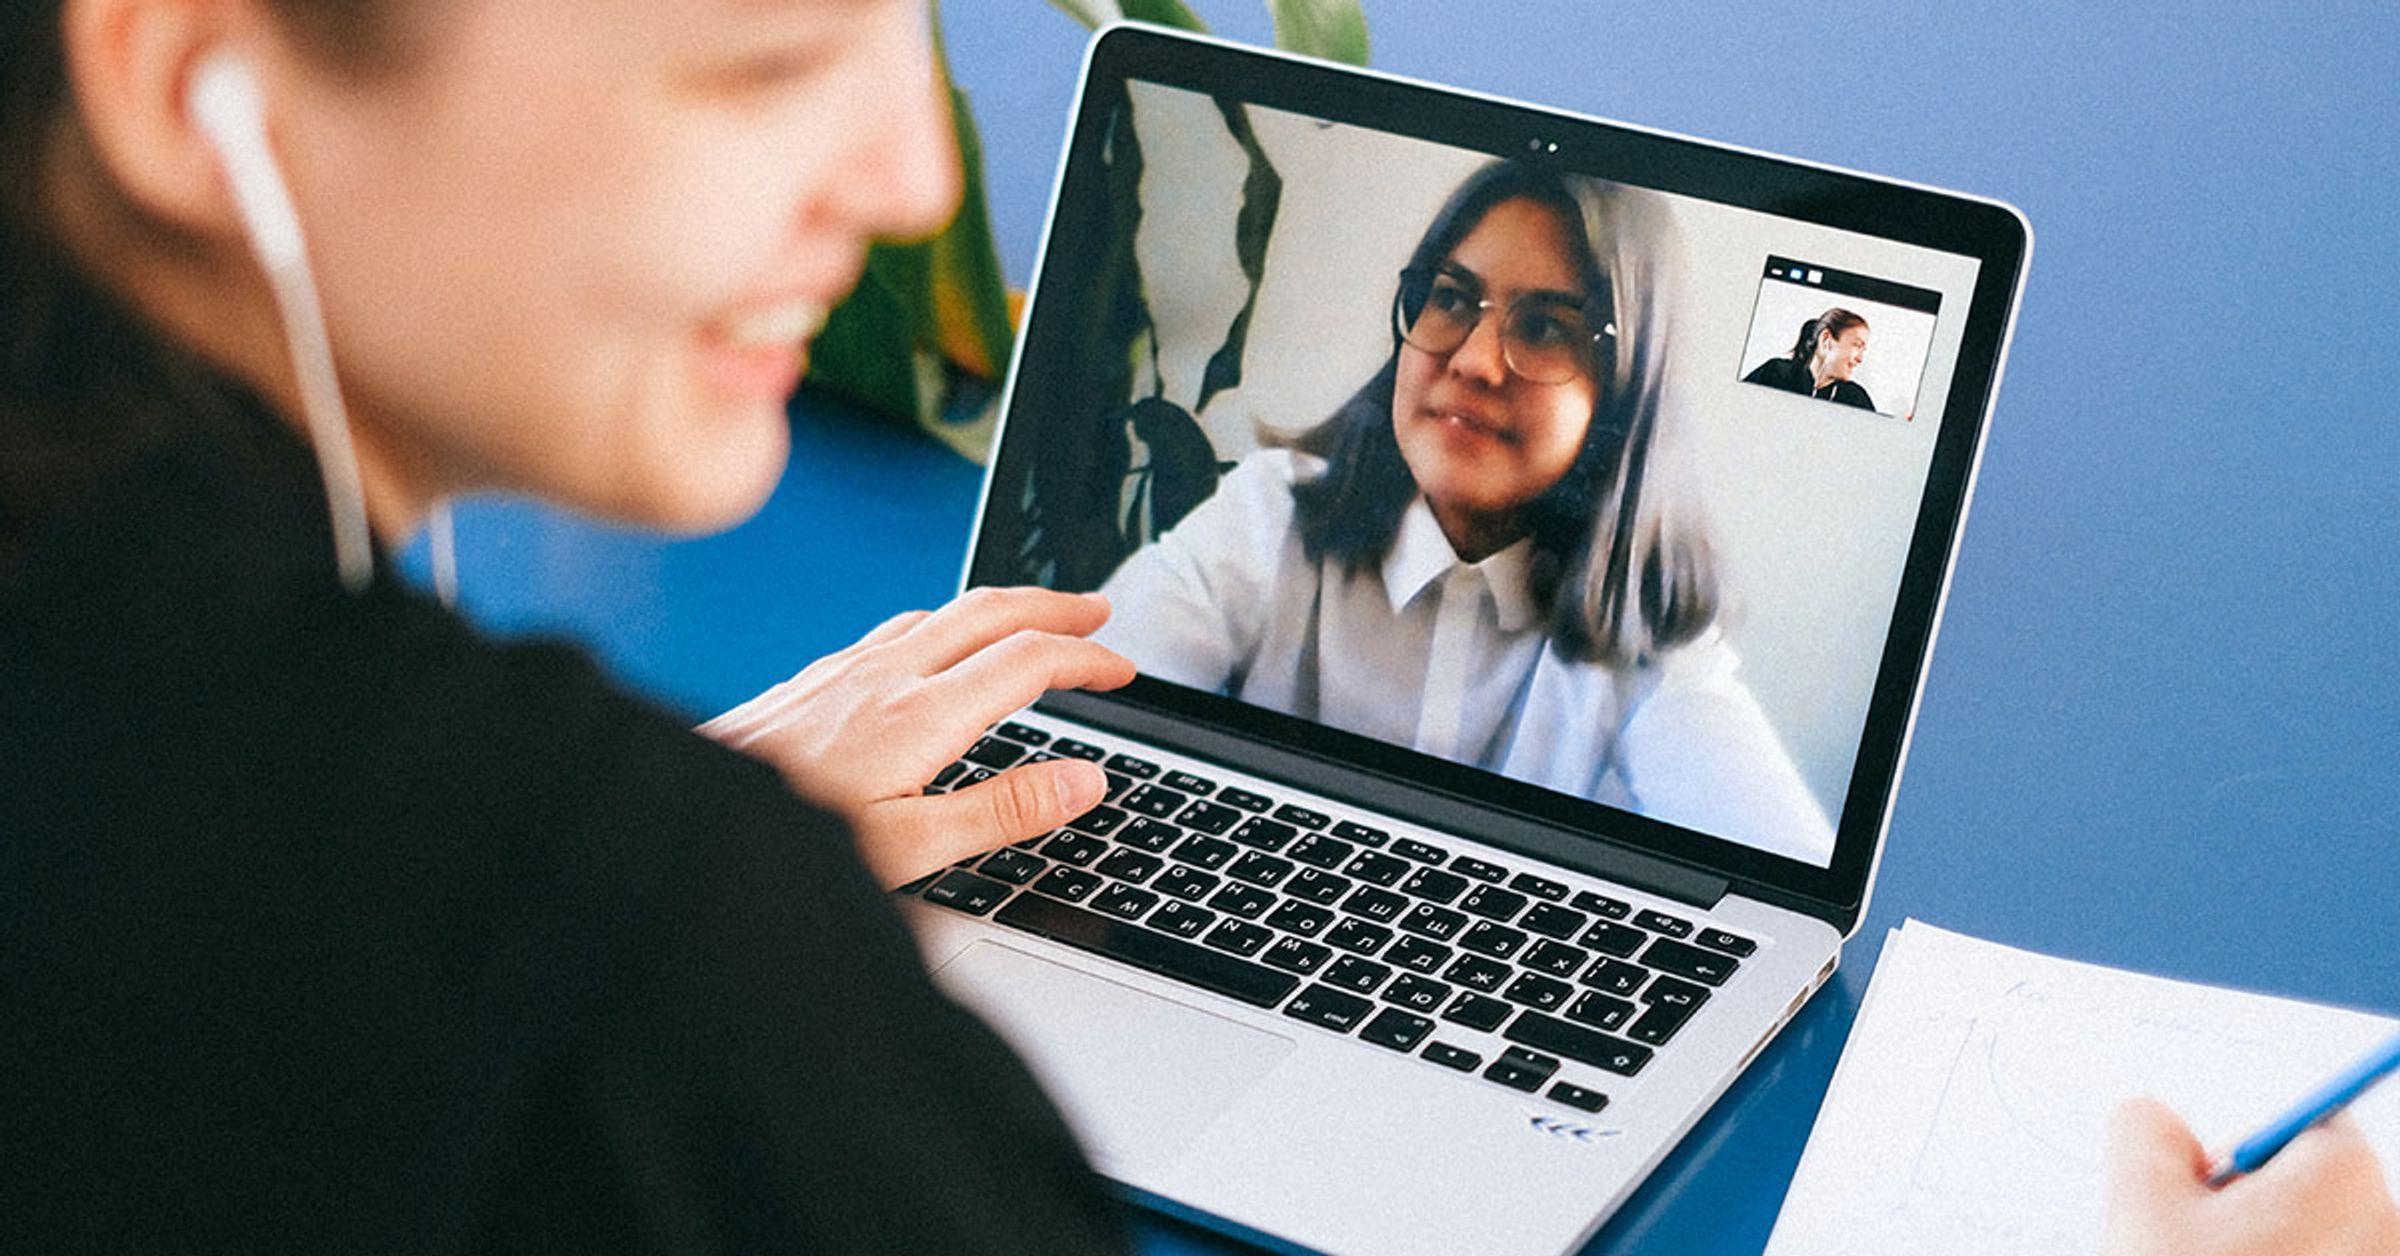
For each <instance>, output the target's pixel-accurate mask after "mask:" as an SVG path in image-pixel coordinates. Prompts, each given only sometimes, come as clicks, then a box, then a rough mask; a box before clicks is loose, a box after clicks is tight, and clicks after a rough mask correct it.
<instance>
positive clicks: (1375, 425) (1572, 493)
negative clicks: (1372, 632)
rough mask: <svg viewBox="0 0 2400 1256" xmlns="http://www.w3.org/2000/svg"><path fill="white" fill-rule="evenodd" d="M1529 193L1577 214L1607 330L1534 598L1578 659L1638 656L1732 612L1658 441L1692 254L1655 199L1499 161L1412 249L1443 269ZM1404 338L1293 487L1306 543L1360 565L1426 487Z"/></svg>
mask: <svg viewBox="0 0 2400 1256" xmlns="http://www.w3.org/2000/svg"><path fill="white" fill-rule="evenodd" d="M1512 200H1530V201H1533V202H1535V203H1537V204H1540V205H1543V206H1547V207H1549V208H1550V209H1552V210H1554V211H1556V212H1557V213H1558V215H1559V217H1560V219H1561V220H1562V221H1563V222H1564V223H1566V224H1567V235H1568V238H1569V242H1570V245H1569V246H1570V248H1572V249H1573V251H1574V254H1575V257H1574V263H1575V267H1576V270H1577V271H1578V273H1579V274H1580V275H1581V276H1582V281H1583V290H1584V293H1585V294H1586V299H1587V305H1588V306H1589V308H1590V309H1591V310H1592V322H1593V325H1594V326H1600V325H1602V324H1603V323H1606V324H1610V325H1613V326H1614V328H1615V334H1614V335H1613V336H1609V337H1605V338H1603V339H1602V340H1600V341H1599V342H1598V344H1597V346H1596V348H1595V350H1594V354H1593V363H1592V378H1593V380H1594V382H1595V383H1596V385H1597V387H1596V389H1595V399H1594V403H1593V407H1592V419H1591V425H1590V427H1589V428H1588V429H1586V431H1585V434H1584V441H1583V447H1582V449H1581V450H1579V451H1578V453H1577V455H1576V458H1575V461H1574V463H1573V464H1571V465H1570V467H1569V468H1568V470H1567V472H1566V474H1565V475H1563V476H1561V477H1560V478H1559V480H1558V482H1557V483H1556V484H1553V485H1551V486H1550V487H1549V488H1548V489H1547V490H1545V491H1544V492H1543V493H1542V494H1541V495H1540V496H1538V497H1537V498H1535V499H1534V500H1533V501H1532V502H1531V503H1529V504H1528V505H1527V506H1526V508H1525V515H1526V523H1527V531H1528V535H1529V536H1530V537H1531V538H1532V542H1533V563H1532V589H1531V592H1532V595H1533V599H1534V603H1535V605H1536V606H1537V607H1539V608H1540V610H1541V612H1542V614H1543V615H1544V617H1545V618H1546V619H1547V620H1548V621H1549V627H1550V632H1551V637H1552V641H1553V644H1555V645H1556V646H1557V647H1558V648H1559V649H1560V650H1561V651H1562V652H1564V653H1565V654H1566V655H1567V656H1568V657H1570V658H1574V659H1578V660H1582V661H1595V662H1603V663H1607V664H1610V665H1612V666H1620V667H1622V666H1631V665H1634V664H1636V663H1639V662H1642V661H1644V660H1647V659H1651V658H1654V657H1656V656H1657V655H1658V654H1660V653H1661V652H1663V651H1665V650H1667V649H1669V648H1671V647H1673V646H1676V645H1680V644H1682V643H1683V642H1685V641H1689V640H1690V639H1692V638H1693V637H1696V636H1698V635H1699V634H1700V633H1701V632H1702V631H1703V630H1705V629H1706V628H1707V627H1708V626H1709V625H1710V624H1711V623H1713V622H1715V620H1716V617H1717V613H1718V608H1719V587H1718V584H1719V582H1718V573H1717V562H1716V559H1715V556H1714V551H1713V549H1712V548H1711V546H1710V543H1709V540H1708V536H1707V529H1706V525H1705V521H1704V518H1703V517H1702V513H1701V511H1700V510H1699V503H1698V501H1697V500H1696V494H1695V493H1694V492H1693V491H1692V486H1691V485H1690V483H1689V481H1688V478H1687V477H1686V475H1685V473H1684V467H1683V466H1682V465H1681V462H1680V459H1678V458H1676V457H1673V456H1672V455H1671V451H1670V448H1669V447H1668V446H1666V445H1664V444H1662V442H1661V441H1660V430H1661V426H1662V419H1663V418H1664V416H1665V412H1666V409H1667V407H1666V405H1665V404H1664V402H1665V397H1666V393H1667V388H1666V369H1665V368H1666V358H1667V351H1668V344H1669V340H1670V339H1671V327H1670V322H1671V319H1670V310H1669V309H1668V308H1667V302H1668V301H1669V300H1670V294H1672V293H1673V292H1674V291H1676V281H1677V279H1678V277H1679V274H1680V269H1681V263H1680V258H1679V249H1678V247H1677V244H1676V236H1675V231H1674V224H1673V222H1672V221H1671V220H1670V219H1669V217H1668V215H1667V208H1666V205H1665V204H1664V202H1663V201H1662V200H1660V198H1658V197H1657V196H1656V195H1655V194H1653V193H1648V192H1643V191H1639V190H1637V189H1633V188H1627V187H1623V186H1620V185H1618V184H1614V183H1608V182H1604V181H1601V180H1597V179H1589V178H1583V177H1579V176H1572V175H1562V174H1560V173H1558V172H1556V171H1553V170H1550V169H1548V168H1546V167H1542V166H1537V165H1532V164H1529V163H1525V162H1517V161H1506V160H1503V161H1496V162H1493V163H1492V164H1490V165H1487V166H1485V167H1483V168H1482V169H1480V170H1478V171H1476V172H1475V173H1474V174H1472V175H1470V176H1468V178H1467V179H1466V181H1465V182H1464V183H1461V184H1460V185H1459V187H1458V189H1457V190H1456V191H1455V192H1453V193H1452V194H1451V195H1450V199H1449V200H1448V202H1446V203H1445V204H1444V205H1443V206H1442V208H1441V210H1440V212H1438V213H1436V214H1435V215H1434V218H1433V222H1432V224H1431V225H1430V226H1428V227H1427V228H1426V230H1425V234H1424V236H1423V238H1421V239H1420V240H1418V241H1417V247H1416V250H1415V251H1414V252H1413V253H1411V254H1410V256H1409V260H1408V264H1409V266H1410V267H1411V268H1426V269H1430V268H1433V267H1438V266H1440V265H1441V264H1442V263H1444V262H1446V261H1448V260H1449V258H1450V254H1451V252H1452V251H1453V250H1454V249H1456V248H1457V247H1458V244H1459V242H1460V241H1461V240H1463V239H1465V238H1466V236H1467V234H1468V233H1469V232H1471V231H1473V230H1474V229H1475V226H1476V224H1478V223H1480V222H1482V221H1483V217H1484V215H1485V214H1487V213H1489V212H1491V210H1492V209H1493V207H1495V206H1497V205H1499V204H1501V203H1502V202H1504V201H1512ZM1400 350H1401V344H1400V340H1399V337H1398V336H1397V334H1395V335H1394V337H1393V344H1392V356H1391V357H1390V358H1389V359H1388V360H1386V361H1385V362H1384V364H1383V367H1382V369H1380V370H1378V371H1376V372H1375V374H1374V375H1373V376H1372V377H1371V378H1369V379H1368V380H1367V382H1366V384H1365V386H1364V387H1361V388H1360V389H1359V390H1358V392H1357V393H1355V394H1353V395H1352V396H1351V398H1350V399H1349V400H1348V401H1346V402H1344V403H1343V404H1342V405H1341V406H1340V407H1339V408H1338V409H1336V410H1335V411H1334V413H1333V415H1332V417H1331V418H1329V419H1327V420H1326V421H1325V422H1324V423H1322V424H1320V425H1318V426H1317V427H1316V428H1314V429H1312V430H1311V431H1309V432H1308V433H1306V434H1304V435H1303V436H1302V437H1301V438H1300V440H1299V442H1298V444H1299V446H1300V447H1301V448H1302V449H1304V450H1307V451H1309V452H1312V453H1316V454H1320V455H1322V456H1323V457H1324V458H1325V460H1326V467H1325V471H1324V474H1322V475H1321V476H1318V477H1316V478H1314V479H1311V480H1307V481H1303V482H1302V483H1299V484H1296V485H1294V486H1293V488H1292V497H1293V500H1294V502H1295V504H1296V505H1297V507H1298V515H1299V530H1300V539H1301V544H1302V546H1303V547H1304V549H1305V550H1306V552H1307V553H1308V556H1309V557H1310V558H1311V559H1312V560H1314V561H1319V562H1322V561H1324V560H1325V559H1328V558H1330V559H1332V560H1334V561H1335V562H1337V563H1339V564H1340V565H1341V567H1342V569H1343V570H1344V571H1345V572H1347V573H1350V574H1358V573H1360V572H1364V571H1368V570H1371V569H1373V568H1375V567H1376V566H1377V565H1379V564H1380V563H1381V562H1382V561H1383V558H1384V556H1385V554H1386V553H1387V552H1388V551H1389V550H1390V549H1391V545H1392V539H1393V537H1394V536H1395V535H1396V534H1397V532H1398V530H1399V526H1400V518H1401V515H1402V514H1403V513H1405V512H1406V510H1407V509H1408V504H1409V502H1410V500H1411V499H1412V498H1413V497H1414V496H1415V495H1416V482H1415V480H1414V479H1413V478H1412V477H1411V475H1410V473H1409V470H1408V464H1407V463H1406V462H1405V461H1404V460H1403V459H1402V458H1401V454H1400V446H1399V442H1398V440H1397V439H1396V438H1395V437H1394V435H1393V432H1392V390H1393V381H1394V379H1395V376H1396V374H1397V372H1398V369H1399V361H1400Z"/></svg>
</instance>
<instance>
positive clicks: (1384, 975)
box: [1325, 955, 1392, 994]
mask: <svg viewBox="0 0 2400 1256" xmlns="http://www.w3.org/2000/svg"><path fill="white" fill-rule="evenodd" d="M1391 975H1392V970H1391V969H1389V968H1386V967H1384V966H1383V965H1381V964H1378V963H1376V962H1375V961H1373V960H1371V959H1360V958H1359V957H1357V956H1355V955H1345V956H1343V957H1341V958H1340V959H1337V960H1335V961H1333V967H1331V968H1328V969H1326V970H1325V984H1327V985H1329V986H1340V987H1341V988H1342V989H1344V990H1354V991H1356V992H1358V993H1360V994H1373V993H1375V990H1376V987H1378V986H1381V985H1382V984H1383V983H1384V982H1385V981H1386V980H1388V979H1389V978H1390V977H1391Z"/></svg>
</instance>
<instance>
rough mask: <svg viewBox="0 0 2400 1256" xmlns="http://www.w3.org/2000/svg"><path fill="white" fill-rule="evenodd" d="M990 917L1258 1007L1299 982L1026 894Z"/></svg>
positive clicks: (1280, 998)
mask: <svg viewBox="0 0 2400 1256" xmlns="http://www.w3.org/2000/svg"><path fill="white" fill-rule="evenodd" d="M1069 871H1071V870H1069ZM993 919H994V920H997V921H999V922H1000V923H1001V924H1004V925H1009V926H1012V927H1014V928H1018V929H1023V930H1025V931H1026V932H1028V933H1033V934H1038V935H1039V936H1042V937H1045V938H1049V939H1051V940H1053V941H1057V942H1063V943H1065V944H1066V945H1068V946H1073V947H1079V948H1081V949H1083V950H1087V951H1091V952H1093V953H1095V954H1099V955H1106V956H1108V957H1110V958H1112V959H1116V960H1121V961H1123V962H1125V963H1128V964H1132V965H1133V966H1135V967H1137V968H1143V969H1148V970H1149V971H1151V972H1154V973H1158V974H1160V975H1161V976H1165V977H1169V978H1172V979H1174V980H1177V981H1183V982H1188V983H1190V984H1192V985H1195V986H1199V987H1200V988H1201V989H1203V990H1210V991H1214V992H1215V993H1217V994H1222V995H1224V996H1226V997H1227V998H1232V999H1239V1000H1241V1001H1242V1002H1244V1003H1249V1004H1252V1005H1255V1006H1258V1007H1273V1006H1275V1005H1276V1004H1277V1003H1280V1002H1282V1001H1283V998H1284V996H1285V995H1288V994H1290V993H1291V992H1292V989H1293V987H1295V986H1297V985H1299V984H1300V983H1299V982H1298V981H1297V980H1295V979H1293V978H1291V977H1288V976H1285V975H1284V974H1282V973H1279V972H1275V971H1273V970H1272V969H1267V968H1261V967H1259V966H1258V965H1256V964H1252V963H1248V962H1246V961H1243V960H1239V959H1235V958H1233V957H1232V956H1230V955H1225V954H1222V953H1219V952H1217V951H1212V950H1209V949H1208V948H1206V947H1201V946H1194V945H1192V944H1191V943H1189V942H1182V941H1178V940H1176V939H1174V938H1170V937H1168V936H1167V935H1165V934H1163V933H1157V932H1154V931H1152V930H1149V929H1145V928H1143V927H1141V926H1140V925H1132V924H1127V923H1125V922H1124V921H1121V920H1112V919H1110V918H1109V917H1107V916H1103V915H1099V914H1098V913H1095V912H1088V911H1085V910H1083V909H1082V908H1079V907H1069V906H1067V905H1066V904H1064V903H1060V902H1056V901H1054V900H1051V899H1046V898H1038V897H1035V896H1033V895H1030V894H1020V895H1018V896H1017V897H1016V898H1015V899H1013V900H1011V901H1010V902H1009V904H1008V905H1007V906H1005V907H1003V908H1001V909H1000V912H999V914H998V915H996V916H994V917H993Z"/></svg>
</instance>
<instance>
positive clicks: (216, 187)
mask: <svg viewBox="0 0 2400 1256" xmlns="http://www.w3.org/2000/svg"><path fill="white" fill-rule="evenodd" d="M61 21H62V23H63V25H62V28H61V35H62V37H63V40H62V42H63V43H64V46H65V54H66V69H67V78H68V82H69V83H70V84H71V85H72V88H73V92H74V97H75V110H76V116H77V119H78V121H79V123H80V125H81V128H82V131H83V135H84V139H85V143H86V145H87V146H88V147H89V149H90V152H91V156H92V159H93V160H94V161H96V162H97V163H98V164H99V166H100V168H101V170H102V171H103V172H104V173H105V174H106V175H107V177H108V179H109V181H110V183H111V184H113V185H114V186H115V187H116V188H117V189H118V191H119V192H120V193H121V194H122V195H123V196H124V197H125V198H126V199H127V200H128V201H130V202H131V203H132V205H133V207H134V208H135V209H136V210H138V211H139V212H140V213H141V214H142V215H143V216H145V217H148V218H151V219H153V220H156V221H158V222H160V223H162V224H164V225H167V226H169V227H172V228H175V229H179V230H182V231H186V232H190V233H193V234H196V235H201V236H220V235H235V234H238V233H239V232H240V230H241V226H240V219H239V218H238V217H237V216H236V213H235V211H234V206H233V197H232V194H231V192H230V191H229V190H228V187H227V184H226V181H225V178H224V176H223V174H222V173H221V172H220V169H219V166H218V161H217V155H216V150H215V149H214V148H212V147H211V146H210V144H209V140H208V137H207V136H206V135H204V134H202V133H201V130H200V128H199V126H198V125H197V124H196V123H195V122H194V121H193V118H192V115H191V110H190V108H189V105H188V102H187V100H186V92H187V89H188V88H189V86H190V84H191V78H192V73H193V71H194V69H195V68H196V67H197V66H198V65H199V64H200V62H201V59H202V58H203V57H204V56H205V55H206V54H208V53H209V52H211V51H221V50H224V49H225V48H227V47H228V46H229V45H230V46H232V47H234V48H236V49H237V50H238V49H239V48H240V47H241V45H243V44H244V43H253V42H257V41H256V39H255V36H256V35H257V34H258V33H259V32H260V30H261V23H260V19H259V18H258V16H257V14H256V12H255V11H254V10H252V9H251V8H250V7H249V6H247V5H245V4H240V3H234V2H230V0H67V3H66V5H65V7H64V12H63V14H62V17H61Z"/></svg>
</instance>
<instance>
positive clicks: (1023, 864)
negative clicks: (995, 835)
mask: <svg viewBox="0 0 2400 1256" xmlns="http://www.w3.org/2000/svg"><path fill="white" fill-rule="evenodd" d="M1049 866H1050V863H1049V861H1048V860H1046V859H1042V858H1039V857H1037V856H1034V855H1028V854H1026V853H1025V852H1024V851H1021V850H996V851H993V852H992V853H991V854H989V855H986V856H984V860H983V869H982V871H983V874H984V875H985V876H990V877H998V878H1000V879H1001V880H1003V881H1006V882H1008V883H1009V884H1010V885H1023V884H1025V883H1026V882H1027V881H1031V880H1032V879H1034V878H1035V877H1038V876H1040V875H1042V869H1044V868H1047V867H1049Z"/></svg>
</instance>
